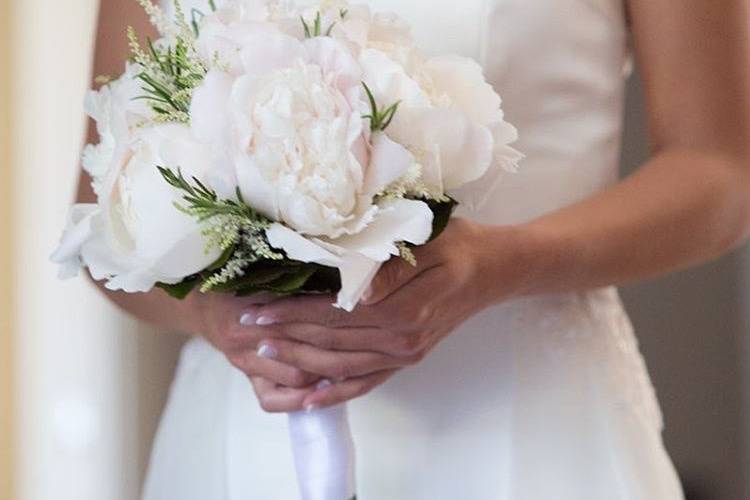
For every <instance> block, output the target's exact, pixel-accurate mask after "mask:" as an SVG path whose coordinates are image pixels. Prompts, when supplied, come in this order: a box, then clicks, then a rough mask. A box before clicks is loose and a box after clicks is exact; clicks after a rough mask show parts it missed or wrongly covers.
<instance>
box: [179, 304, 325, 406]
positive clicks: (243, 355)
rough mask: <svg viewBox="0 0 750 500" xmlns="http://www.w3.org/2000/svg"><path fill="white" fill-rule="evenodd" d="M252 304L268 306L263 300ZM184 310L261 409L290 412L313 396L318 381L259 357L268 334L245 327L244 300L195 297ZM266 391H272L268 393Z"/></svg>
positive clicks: (299, 370)
mask: <svg viewBox="0 0 750 500" xmlns="http://www.w3.org/2000/svg"><path fill="white" fill-rule="evenodd" d="M250 301H251V303H252V302H255V304H262V303H265V302H268V300H265V299H264V298H262V297H255V298H251V299H250ZM186 306H187V309H189V310H192V315H193V317H195V318H197V321H198V322H199V323H200V326H199V328H197V331H199V332H201V335H202V336H203V337H204V338H205V339H206V340H207V341H209V342H210V343H211V344H212V345H213V346H214V347H216V349H218V350H219V351H221V352H222V353H223V354H224V355H225V356H226V358H227V360H228V361H229V362H230V363H231V364H232V365H233V366H234V367H236V368H237V369H238V370H240V371H241V372H243V373H244V374H245V375H247V377H248V378H249V379H250V381H251V382H252V384H253V387H254V388H255V392H256V395H257V396H258V400H259V402H260V405H261V407H262V408H263V409H264V410H266V411H268V412H289V411H295V410H299V409H301V408H302V407H303V400H304V398H305V397H306V396H307V395H309V394H310V393H312V392H313V390H314V389H315V384H316V383H317V382H319V381H320V377H319V376H317V375H313V374H311V373H308V372H305V371H303V370H301V369H299V368H297V367H294V366H291V365H288V364H284V363H281V362H279V361H275V360H273V359H269V358H267V357H262V356H258V345H259V342H260V340H261V339H264V338H268V332H267V331H265V330H264V329H263V328H261V327H257V326H256V327H248V326H245V325H243V323H247V322H248V321H247V317H245V316H244V315H245V311H246V309H247V307H248V299H247V298H236V297H231V296H228V295H223V294H217V293H216V294H215V293H212V294H205V295H204V294H194V295H193V296H191V298H188V299H187V303H186ZM269 388H274V389H275V390H274V391H273V393H269V390H268V389H269Z"/></svg>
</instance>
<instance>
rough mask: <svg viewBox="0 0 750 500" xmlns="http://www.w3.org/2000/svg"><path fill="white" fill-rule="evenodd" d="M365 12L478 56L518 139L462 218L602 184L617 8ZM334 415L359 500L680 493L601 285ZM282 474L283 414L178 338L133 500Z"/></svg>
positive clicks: (191, 498)
mask: <svg viewBox="0 0 750 500" xmlns="http://www.w3.org/2000/svg"><path fill="white" fill-rule="evenodd" d="M195 3H196V4H202V2H201V1H200V0H197V1H196V2H195ZM367 3H369V4H370V5H371V6H372V7H373V8H374V9H377V10H393V11H397V12H399V13H400V14H401V15H403V16H404V17H405V18H406V19H407V20H408V21H409V22H410V23H412V25H413V26H414V33H415V36H416V38H417V40H418V43H419V44H420V45H421V46H422V47H424V48H425V49H426V50H427V51H428V52H433V53H445V52H454V53H459V54H462V55H469V56H473V57H476V58H478V59H479V60H480V61H481V62H482V64H483V65H484V68H485V71H486V74H487V76H488V78H489V80H490V81H491V83H492V84H493V85H494V86H495V87H496V88H497V90H498V92H499V93H500V94H501V95H502V96H503V98H504V109H505V110H506V114H507V116H508V119H509V121H511V123H513V124H514V125H516V126H517V127H518V129H519V131H520V141H519V143H518V144H517V147H518V149H520V150H521V151H523V152H524V153H525V154H526V155H527V159H526V160H525V161H524V162H523V164H522V167H521V170H520V172H519V173H518V174H515V175H512V176H508V177H506V178H505V179H504V181H503V182H502V183H501V184H499V185H498V186H497V187H496V188H495V190H494V192H493V193H492V196H491V197H490V200H489V202H488V203H486V204H485V205H484V206H483V207H482V208H481V209H480V210H477V211H470V210H468V209H466V208H464V209H463V210H462V213H461V215H463V216H465V217H470V218H472V219H474V220H477V221H480V222H483V223H488V224H508V223H520V222H524V221H527V220H530V219H533V218H534V217H537V216H539V215H541V214H544V213H547V212H550V211H553V210H555V209H558V208H560V207H564V206H566V205H569V204H571V203H573V202H576V201H578V200H581V199H584V198H586V197H588V196H590V195H592V194H594V193H597V192H599V191H601V190H602V189H604V188H606V187H607V186H609V185H611V184H612V183H614V182H615V181H616V180H617V171H618V157H619V147H620V136H621V123H622V108H623V89H624V77H623V75H624V72H625V70H626V68H627V67H628V62H629V52H628V46H627V32H626V26H625V19H624V14H623V5H622V3H621V1H620V0H486V1H485V0H465V1H463V2H453V1H449V0H408V1H403V0H371V1H370V2H367ZM349 409H350V421H351V426H352V429H353V432H354V437H355V442H356V445H357V487H358V494H359V499H360V500H385V499H394V500H400V499H409V500H453V499H456V498H463V499H467V500H540V499H555V500H604V499H606V500H681V499H682V498H683V494H682V491H681V487H680V485H679V481H678V479H677V476H676V474H675V471H674V468H673V466H672V464H671V462H670V460H669V457H668V455H667V453H666V451H665V449H664V446H663V443H662V438H661V430H662V419H661V414H660V411H659V407H658V404H657V401H656V397H655V395H654V390H653V388H652V386H651V383H650V380H649V377H648V374H647V371H646V367H645V364H644V362H643V359H642V357H641V355H640V353H639V351H638V347H637V342H636V340H635V337H634V335H633V331H632V327H631V324H630V322H629V320H628V318H627V315H626V314H625V312H624V310H623V307H622V304H621V302H620V299H619V297H618V295H617V292H616V290H614V289H604V290H595V291H591V292H588V293H570V294H558V295H547V296H539V297H530V298H524V299H519V300H513V301H510V302H507V303H504V304H502V305H499V306H497V307H494V308H492V309H490V310H486V311H484V312H483V313H481V314H479V315H477V316H476V317H475V318H473V319H471V320H470V321H468V322H467V323H466V324H465V325H463V326H462V327H461V328H460V329H459V331H457V332H455V333H454V334H453V335H451V336H450V337H449V338H447V339H446V340H445V341H444V342H443V343H442V344H440V345H439V346H438V347H437V349H436V350H435V351H434V352H433V353H432V354H431V355H430V356H429V357H428V358H427V359H426V360H425V361H424V362H423V363H421V364H420V365H419V366H416V367H413V368H410V369H407V370H404V371H402V372H400V373H399V374H398V375H396V376H395V377H394V378H393V379H392V380H391V381H389V382H388V383H387V384H385V385H383V386H382V387H380V388H379V389H377V390H375V391H374V392H373V393H371V394H370V395H368V396H367V397H364V398H361V399H359V400H357V401H354V402H352V403H351V404H350V408H349ZM294 471H295V464H294V460H293V456H292V452H291V445H290V440H289V434H288V428H287V418H285V417H284V416H279V415H268V414H265V413H264V412H263V411H262V410H261V409H260V408H259V406H258V404H257V402H256V400H255V398H254V396H253V393H252V389H251V387H250V384H249V382H248V381H247V380H246V378H245V377H244V375H243V374H241V373H239V372H238V371H236V370H235V369H233V368H232V367H231V366H230V365H229V363H228V362H227V361H226V360H225V359H224V358H223V356H222V355H221V354H220V353H218V352H216V351H215V350H214V349H213V348H212V347H211V346H209V345H208V344H207V343H205V342H204V341H202V340H200V339H195V340H192V341H191V342H190V343H188V345H187V346H186V347H185V350H184V352H183V354H182V358H181V362H180V366H179V369H178V372H177V375H176V378H175V381H174V384H173V387H172V392H171V396H170V401H169V405H168V407H167V409H166V411H165V414H164V417H163V420H162V423H161V427H160V430H159V433H158V435H157V439H156V442H155V445H154V450H153V453H152V459H151V466H150V469H149V474H148V479H147V482H146V485H145V491H144V497H143V498H144V500H172V499H177V498H179V499H180V500H205V499H208V498H210V499H212V500H225V499H226V500H253V499H258V500H268V499H280V500H287V499H288V500H297V499H298V498H299V493H298V490H297V485H296V481H295V472H294ZM331 500H334V499H331Z"/></svg>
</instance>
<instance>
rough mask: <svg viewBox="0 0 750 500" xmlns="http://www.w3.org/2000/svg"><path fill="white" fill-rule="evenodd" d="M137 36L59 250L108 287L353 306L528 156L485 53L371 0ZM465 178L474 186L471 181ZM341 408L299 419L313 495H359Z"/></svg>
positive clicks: (244, 5) (94, 108) (239, 7)
mask: <svg viewBox="0 0 750 500" xmlns="http://www.w3.org/2000/svg"><path fill="white" fill-rule="evenodd" d="M139 2H140V3H141V5H142V6H143V7H144V8H145V9H146V11H147V13H148V14H149V15H150V16H151V20H152V22H153V24H154V25H155V26H156V27H157V28H158V30H159V32H160V38H159V39H158V40H155V41H152V40H146V41H145V43H143V42H141V41H140V40H139V39H138V36H137V34H136V33H135V32H133V30H130V31H129V33H128V36H129V38H130V44H131V48H132V57H131V59H130V60H129V61H128V62H127V64H126V67H125V71H124V74H123V75H122V76H120V77H119V78H117V79H116V80H113V81H108V82H107V83H106V84H105V85H104V86H103V87H102V88H101V89H100V90H98V91H92V92H91V93H90V94H89V95H88V98H87V101H86V110H87V112H88V114H89V115H90V116H91V117H92V118H93V119H94V120H95V121H96V124H97V128H98V132H99V136H100V138H101V140H100V143H99V144H97V145H88V146H87V147H86V148H85V150H84V153H83V167H84V169H85V170H86V171H87V172H88V173H89V174H90V176H91V178H92V179H93V188H94V191H95V193H96V195H97V198H98V201H97V203H95V204H79V205H76V206H74V207H73V209H72V211H71V216H70V221H69V224H68V228H67V229H66V231H65V234H64V236H63V238H62V242H61V243H60V246H59V248H58V249H57V251H56V252H55V254H54V255H53V260H55V261H56V262H58V263H60V264H61V275H62V276H63V277H69V276H73V275H75V274H76V273H77V271H78V269H79V268H80V267H82V266H85V267H87V268H88V270H89V272H90V273H91V275H92V276H93V277H94V279H96V280H106V286H107V288H109V289H112V290H123V291H125V292H131V293H136V292H148V291H150V290H152V289H153V288H154V287H160V288H162V289H164V290H166V291H167V292H168V293H169V294H171V295H172V296H174V297H176V298H184V297H185V296H187V295H188V294H189V293H191V292H193V291H194V290H196V291H198V292H200V293H207V292H224V293H232V294H236V295H239V296H248V295H252V294H255V293H258V292H261V291H265V292H272V293H275V294H301V293H336V294H337V301H336V304H335V306H337V307H340V308H343V309H345V310H349V311H351V310H352V309H353V308H354V307H356V305H357V303H358V301H359V299H360V298H361V296H362V295H363V293H364V292H365V290H366V289H367V287H368V286H369V284H370V282H371V281H372V279H373V277H374V276H375V274H376V273H377V272H378V270H379V268H380V266H381V265H382V264H383V263H384V262H386V261H388V260H389V259H391V258H402V259H405V260H407V261H409V262H410V263H412V264H414V265H416V264H417V263H416V260H415V258H414V255H413V253H412V251H411V249H412V248H413V247H414V246H417V245H422V244H425V243H426V242H428V241H429V240H430V239H431V238H435V237H437V236H438V234H439V233H440V232H441V230H442V229H443V228H444V227H445V226H446V224H447V223H448V219H449V217H450V215H451V213H452V211H453V209H454V207H455V206H456V204H457V201H456V200H459V201H467V202H471V201H476V200H461V191H462V190H461V188H462V187H465V186H467V185H468V184H475V183H478V182H479V183H487V184H488V185H489V184H491V183H492V182H494V179H496V178H498V177H499V173H500V172H502V171H504V170H513V169H514V168H515V165H516V163H517V161H518V160H519V159H520V154H519V153H518V152H516V151H515V150H514V149H512V148H511V147H510V146H509V144H511V143H512V142H514V141H515V140H516V131H515V129H514V128H513V127H512V126H511V125H509V124H508V123H507V122H505V121H504V119H503V113H502V111H501V108H500V104H501V101H500V98H499V96H498V95H497V94H496V93H495V91H494V90H493V89H492V87H491V86H490V85H489V84H488V83H487V82H486V81H485V79H484V77H483V74H482V70H481V68H480V66H479V65H478V64H477V63H476V62H474V61H472V60H469V59H465V58H461V57H456V56H439V57H432V58H427V57H424V56H423V55H422V54H421V53H420V52H419V50H418V49H417V48H416V47H415V46H414V43H413V41H412V38H411V37H410V34H409V27H408V26H407V25H406V24H405V23H404V22H403V21H402V20H400V19H399V18H398V17H396V16H394V15H387V14H381V13H373V12H371V11H370V9H369V8H368V7H367V6H364V5H348V3H347V2H345V1H335V0H329V1H323V2H321V3H320V4H319V5H316V6H314V7H309V6H307V7H298V6H295V5H294V4H293V3H290V2H285V1H272V0H229V1H228V2H226V4H225V6H223V7H222V8H219V9H217V8H216V6H215V5H214V3H213V2H212V1H211V0H208V2H207V5H206V9H205V12H199V11H197V10H192V11H191V12H185V11H184V10H183V8H182V6H181V4H180V2H179V1H178V0H174V16H173V17H171V16H169V17H168V16H166V15H165V13H164V12H163V11H162V10H160V9H159V8H158V7H157V6H155V5H154V4H153V3H151V1H150V0H139ZM471 192H472V193H476V192H478V190H477V188H476V186H474V187H473V188H472V189H471ZM345 411H346V409H345V407H343V406H342V407H339V408H333V409H325V410H315V411H312V412H309V413H304V412H302V413H299V414H295V415H292V416H291V418H290V426H291V437H292V443H293V446H294V449H295V458H296V464H297V470H298V476H299V480H300V488H301V491H302V496H303V498H304V499H305V500H313V499H316V500H347V499H349V498H351V497H353V495H354V493H355V491H354V477H353V470H354V459H353V451H352V445H351V438H350V437H349V430H348V422H347V419H346V412H345Z"/></svg>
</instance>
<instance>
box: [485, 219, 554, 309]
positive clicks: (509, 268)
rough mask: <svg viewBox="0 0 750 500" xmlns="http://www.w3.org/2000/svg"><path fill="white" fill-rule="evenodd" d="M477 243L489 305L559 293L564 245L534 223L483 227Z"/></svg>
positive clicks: (552, 233) (552, 234)
mask: <svg viewBox="0 0 750 500" xmlns="http://www.w3.org/2000/svg"><path fill="white" fill-rule="evenodd" d="M480 233H481V234H480V236H479V238H478V239H477V242H478V243H477V249H478V251H479V254H480V255H479V256H478V264H477V266H476V268H477V275H478V283H481V284H482V286H483V288H484V290H485V291H486V294H487V295H488V302H489V303H490V304H492V303H499V302H503V301H506V300H509V299H513V298H516V297H524V296H529V295H536V294H540V293H548V292H553V291H557V290H556V288H557V287H559V286H560V284H561V283H562V281H563V273H562V270H564V269H566V268H567V267H568V264H566V263H565V262H563V261H564V256H565V252H564V251H563V248H565V245H564V244H563V242H562V240H561V239H560V238H559V236H558V235H556V234H555V233H554V232H551V231H547V230H546V228H544V227H542V226H540V225H537V224H535V223H533V222H531V223H525V224H518V225H511V226H482V229H481V230H480Z"/></svg>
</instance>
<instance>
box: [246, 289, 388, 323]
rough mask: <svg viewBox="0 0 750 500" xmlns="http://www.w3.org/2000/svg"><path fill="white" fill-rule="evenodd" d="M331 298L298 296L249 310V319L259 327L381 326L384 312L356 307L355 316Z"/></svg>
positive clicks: (334, 298) (324, 296)
mask: <svg viewBox="0 0 750 500" xmlns="http://www.w3.org/2000/svg"><path fill="white" fill-rule="evenodd" d="M335 303H336V297H334V296H332V295H316V296H297V297H289V298H285V299H281V300H277V301H275V302H272V303H271V304H267V305H264V306H253V307H250V308H248V310H247V315H248V316H247V317H248V318H249V317H252V318H253V319H254V320H255V324H256V325H260V326H269V325H277V324H290V323H308V324H315V325H324V326H331V327H336V328H346V327H350V328H356V327H363V326H365V327H366V326H378V325H380V324H381V323H382V322H383V317H382V316H383V314H382V311H381V312H380V313H378V312H377V311H375V310H374V309H372V308H368V307H362V306H360V307H357V308H356V309H355V310H354V311H352V312H347V311H344V310H343V309H338V308H336V307H334V305H333V304H335Z"/></svg>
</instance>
